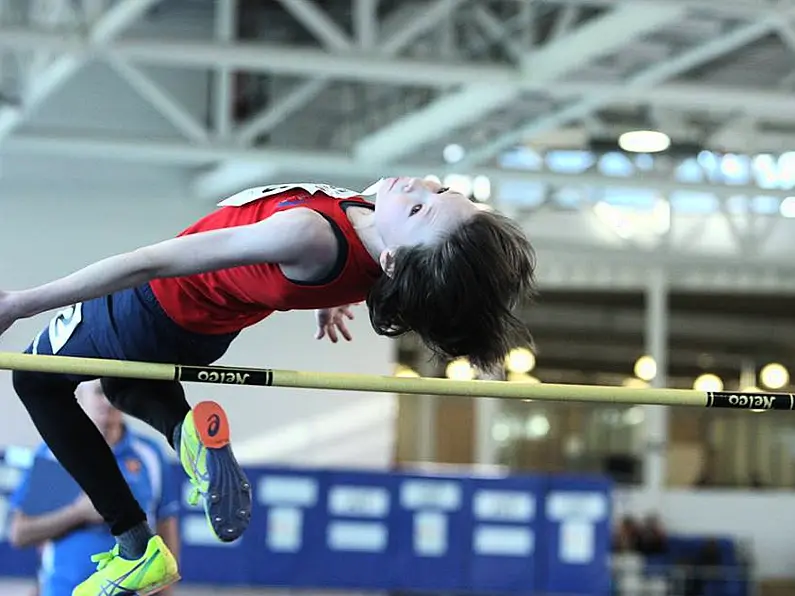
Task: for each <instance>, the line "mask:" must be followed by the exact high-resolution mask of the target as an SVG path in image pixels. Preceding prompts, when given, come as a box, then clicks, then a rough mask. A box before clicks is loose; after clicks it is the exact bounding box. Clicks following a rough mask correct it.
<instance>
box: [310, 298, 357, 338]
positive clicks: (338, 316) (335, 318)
mask: <svg viewBox="0 0 795 596" xmlns="http://www.w3.org/2000/svg"><path fill="white" fill-rule="evenodd" d="M346 318H347V319H351V320H353V312H352V311H351V307H350V306H335V307H334V308H321V309H318V310H316V311H315V319H316V320H317V332H316V333H315V339H323V338H324V337H326V336H328V338H329V339H330V340H331V343H337V342H338V341H339V337H338V335H337V332H338V331H339V333H341V334H342V337H344V338H345V339H346V340H348V341H351V340H352V339H353V336H352V335H351V332H350V331H348V326H347V325H346V324H345V319H346Z"/></svg>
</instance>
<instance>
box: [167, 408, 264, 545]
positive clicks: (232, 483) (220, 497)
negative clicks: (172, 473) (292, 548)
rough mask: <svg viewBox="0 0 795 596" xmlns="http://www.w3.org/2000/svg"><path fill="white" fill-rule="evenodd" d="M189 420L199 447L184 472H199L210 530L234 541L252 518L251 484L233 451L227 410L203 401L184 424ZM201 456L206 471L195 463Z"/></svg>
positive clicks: (229, 540) (221, 538)
mask: <svg viewBox="0 0 795 596" xmlns="http://www.w3.org/2000/svg"><path fill="white" fill-rule="evenodd" d="M189 422H190V423H192V424H193V427H194V429H195V432H196V436H197V438H198V440H199V443H200V446H199V448H198V449H197V453H196V456H195V459H194V465H193V466H192V467H193V470H189V469H188V468H187V467H186V471H187V472H188V475H193V474H196V475H198V481H199V483H198V485H197V486H198V487H199V489H200V491H201V493H202V494H203V496H204V511H205V513H206V514H207V520H208V521H209V523H210V527H211V528H212V530H213V532H214V533H215V535H216V536H217V537H218V539H219V540H221V541H222V542H233V541H234V540H237V539H238V538H240V536H241V535H242V534H243V532H245V531H246V529H247V528H248V525H249V522H250V521H251V503H252V497H251V483H250V482H249V480H248V478H247V477H246V475H245V474H244V473H243V470H242V469H241V468H240V465H239V464H238V463H237V459H235V456H234V453H232V447H231V445H230V443H229V434H230V433H229V421H228V419H227V417H226V412H224V409H223V408H222V407H221V406H220V405H219V404H217V403H215V402H213V401H204V402H201V403H199V404H197V405H196V406H195V407H194V408H193V411H192V412H191V413H190V414H188V417H187V418H186V420H185V423H184V424H188V423H189ZM185 430H186V429H185V428H183V437H184V432H185ZM191 434H193V433H191ZM182 440H183V441H184V438H183V439H182ZM183 446H184V442H183ZM194 447H195V446H194ZM202 456H204V457H205V458H206V465H205V468H206V474H202V473H201V472H200V468H201V466H198V465H196V464H197V461H196V460H199V459H200V458H201V457H202ZM184 465H185V462H184V461H183V466H184ZM205 483H206V484H205Z"/></svg>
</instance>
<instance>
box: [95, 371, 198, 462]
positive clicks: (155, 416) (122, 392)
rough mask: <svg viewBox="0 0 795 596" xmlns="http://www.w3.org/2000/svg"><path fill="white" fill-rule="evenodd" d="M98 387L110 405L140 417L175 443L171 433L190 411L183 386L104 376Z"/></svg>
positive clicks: (172, 443) (173, 382)
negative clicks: (100, 386)
mask: <svg viewBox="0 0 795 596" xmlns="http://www.w3.org/2000/svg"><path fill="white" fill-rule="evenodd" d="M101 382H102V391H103V392H104V393H105V395H106V396H107V398H108V401H110V403H111V404H112V405H113V407H114V408H116V409H117V410H120V411H122V412H124V413H125V414H128V415H130V416H132V417H133V418H137V419H138V420H141V421H143V422H145V423H146V424H148V425H149V426H151V427H152V428H154V429H155V430H157V431H158V432H160V434H162V435H163V436H164V437H165V438H166V440H167V441H168V444H169V445H172V446H176V443H175V442H174V433H175V431H176V429H177V427H178V426H180V425H181V424H182V421H183V420H185V416H187V415H188V412H190V404H188V401H187V400H186V399H185V390H184V389H183V388H182V385H181V384H180V383H179V382H178V381H150V380H146V379H125V378H117V377H112V378H109V377H106V378H103V379H102V380H101Z"/></svg>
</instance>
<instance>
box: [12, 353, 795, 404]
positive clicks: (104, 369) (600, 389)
mask: <svg viewBox="0 0 795 596" xmlns="http://www.w3.org/2000/svg"><path fill="white" fill-rule="evenodd" d="M0 369H5V370H24V371H32V372H41V373H59V374H68V375H76V376H85V377H92V378H98V377H123V378H133V379H148V380H156V381H184V382H188V383H208V384H214V385H248V386H259V387H293V388H301V389H335V390H340V391H365V392H378V393H404V394H420V395H450V396H456V397H468V398H477V397H486V398H497V399H514V400H524V399H527V400H537V401H561V402H601V403H620V404H643V405H660V406H697V407H699V406H700V407H705V408H732V409H739V410H795V394H792V393H766V392H765V393H763V392H759V393H756V392H754V393H748V392H737V391H697V390H694V389H663V388H634V387H611V386H601V385H564V384H550V383H540V384H533V383H522V382H513V381H492V380H475V381H456V380H450V379H433V378H427V377H417V378H414V377H391V376H380V375H365V374H353V373H328V372H308V371H296V370H280V369H269V368H243V367H231V366H188V365H182V364H162V363H155V362H136V361H126V360H108V359H101V358H75V357H71V356H46V355H33V354H19V353H9V352H0Z"/></svg>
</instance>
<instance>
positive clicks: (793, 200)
mask: <svg viewBox="0 0 795 596" xmlns="http://www.w3.org/2000/svg"><path fill="white" fill-rule="evenodd" d="M779 213H781V217H788V218H791V217H795V197H787V198H785V199H784V200H783V201H781V205H779Z"/></svg>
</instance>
